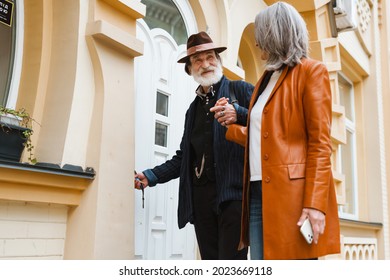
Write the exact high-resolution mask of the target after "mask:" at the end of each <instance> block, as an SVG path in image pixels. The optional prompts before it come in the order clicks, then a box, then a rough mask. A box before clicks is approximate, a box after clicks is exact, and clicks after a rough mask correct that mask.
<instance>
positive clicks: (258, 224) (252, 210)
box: [249, 181, 264, 260]
mask: <svg viewBox="0 0 390 280" xmlns="http://www.w3.org/2000/svg"><path fill="white" fill-rule="evenodd" d="M261 189H262V187H261V181H253V182H251V185H250V198H249V245H250V247H249V249H250V259H251V260H262V259H264V255H263V213H262V210H263V205H262V190H261Z"/></svg>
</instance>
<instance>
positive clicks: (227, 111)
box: [210, 97, 237, 126]
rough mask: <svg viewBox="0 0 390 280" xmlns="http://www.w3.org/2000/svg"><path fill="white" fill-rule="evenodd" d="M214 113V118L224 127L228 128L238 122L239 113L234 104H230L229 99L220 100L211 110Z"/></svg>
mask: <svg viewBox="0 0 390 280" xmlns="http://www.w3.org/2000/svg"><path fill="white" fill-rule="evenodd" d="M210 112H213V113H214V118H215V119H216V120H217V121H218V122H219V123H220V124H221V125H222V126H227V125H230V124H233V123H235V122H236V121H237V112H236V109H234V107H233V105H232V104H229V99H228V98H226V97H222V98H220V99H219V100H218V101H217V102H216V103H215V106H214V107H212V108H211V109H210Z"/></svg>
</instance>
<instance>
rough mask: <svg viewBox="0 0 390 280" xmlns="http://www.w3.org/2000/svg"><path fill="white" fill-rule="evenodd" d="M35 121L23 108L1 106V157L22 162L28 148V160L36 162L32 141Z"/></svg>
mask: <svg viewBox="0 0 390 280" xmlns="http://www.w3.org/2000/svg"><path fill="white" fill-rule="evenodd" d="M33 122H34V119H33V118H31V117H30V115H29V114H28V113H27V111H26V110H25V109H23V108H22V109H19V110H15V109H10V108H5V107H2V106H0V159H2V160H8V161H16V162H20V161H21V157H22V153H23V151H24V150H26V152H27V153H28V161H29V162H30V163H32V164H35V163H36V159H35V157H34V154H33V148H34V147H33V145H32V142H31V136H32V134H33V132H34V131H33V129H32V123H33Z"/></svg>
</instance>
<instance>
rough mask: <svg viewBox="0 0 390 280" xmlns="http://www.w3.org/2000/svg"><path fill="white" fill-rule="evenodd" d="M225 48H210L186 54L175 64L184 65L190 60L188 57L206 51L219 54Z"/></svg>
mask: <svg viewBox="0 0 390 280" xmlns="http://www.w3.org/2000/svg"><path fill="white" fill-rule="evenodd" d="M226 49H227V48H226V47H217V48H210V49H199V50H198V51H196V52H194V53H191V54H188V55H186V56H185V57H182V58H180V59H179V60H178V61H177V63H186V62H187V61H188V60H189V59H190V56H193V55H195V54H198V53H201V52H206V51H212V50H214V51H216V52H217V53H221V52H223V51H224V50H226Z"/></svg>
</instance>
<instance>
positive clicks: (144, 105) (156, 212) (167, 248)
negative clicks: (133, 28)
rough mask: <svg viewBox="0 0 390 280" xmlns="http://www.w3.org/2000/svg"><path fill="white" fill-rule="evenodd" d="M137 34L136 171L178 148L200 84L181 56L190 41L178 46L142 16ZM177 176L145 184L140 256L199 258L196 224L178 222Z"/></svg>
mask: <svg viewBox="0 0 390 280" xmlns="http://www.w3.org/2000/svg"><path fill="white" fill-rule="evenodd" d="M137 38H138V39H140V40H142V41H143V42H144V55H143V56H141V57H138V58H136V60H135V69H136V97H135V99H136V100H135V104H136V109H135V114H136V115H135V120H136V125H135V128H136V135H135V151H136V152H135V166H136V168H137V171H142V170H144V169H146V168H151V167H154V166H155V165H158V164H161V163H163V162H165V161H166V160H167V159H170V158H171V157H172V156H173V155H174V154H175V152H176V150H177V149H179V145H180V141H181V138H182V135H183V128H184V117H185V112H186V110H187V108H188V106H189V104H190V102H191V101H192V100H193V99H194V97H195V93H194V92H195V88H196V86H197V85H196V84H195V82H194V81H193V79H192V77H190V76H188V75H187V74H186V73H185V71H184V65H183V64H178V63H177V60H178V59H179V58H180V57H181V56H182V55H183V54H184V53H185V51H186V46H185V45H180V46H178V45H177V44H176V42H175V41H174V40H173V39H172V37H171V35H170V34H168V33H167V32H166V31H164V30H162V29H153V30H152V31H151V30H149V28H148V26H147V25H146V24H145V23H144V22H143V21H142V20H141V21H139V22H138V23H137ZM178 182H179V180H178V179H175V180H172V181H170V182H168V183H165V184H158V185H157V186H156V187H154V188H149V187H148V188H146V189H145V208H144V209H143V208H142V203H141V191H136V197H135V202H136V204H135V215H136V217H135V225H136V228H135V258H136V259H196V252H197V246H196V238H195V233H194V229H193V226H192V225H187V226H186V227H185V228H184V229H181V230H179V228H178V225H177V205H178Z"/></svg>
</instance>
